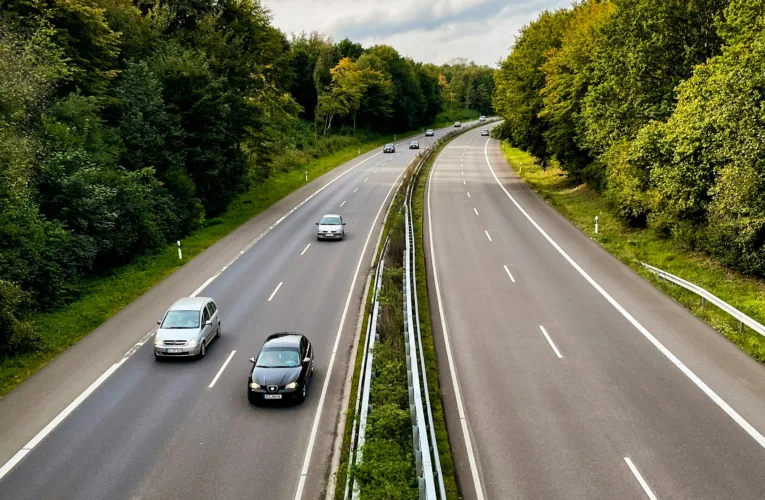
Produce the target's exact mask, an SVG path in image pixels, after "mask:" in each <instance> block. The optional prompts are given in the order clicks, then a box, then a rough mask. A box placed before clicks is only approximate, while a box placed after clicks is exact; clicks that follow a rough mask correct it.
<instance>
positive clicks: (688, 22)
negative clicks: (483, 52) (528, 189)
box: [494, 0, 765, 276]
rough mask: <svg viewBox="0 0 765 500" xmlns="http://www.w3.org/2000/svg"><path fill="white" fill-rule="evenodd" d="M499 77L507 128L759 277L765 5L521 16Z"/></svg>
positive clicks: (610, 8)
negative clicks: (529, 18) (528, 19)
mask: <svg viewBox="0 0 765 500" xmlns="http://www.w3.org/2000/svg"><path fill="white" fill-rule="evenodd" d="M495 79H496V88H495V93H494V106H495V107H496V109H497V110H498V113H499V114H501V115H502V116H504V117H505V118H506V121H505V123H504V125H503V126H502V129H501V132H500V133H501V135H502V136H503V137H504V138H506V139H509V140H510V141H511V142H512V143H514V144H515V145H516V146H518V147H521V148H523V149H525V150H527V151H529V152H530V153H532V154H533V155H534V156H535V157H536V158H537V160H538V161H539V162H540V164H542V165H543V166H544V165H546V164H547V163H548V162H549V161H550V160H551V159H555V160H557V162H558V163H559V164H560V167H561V168H562V169H563V170H565V171H566V172H567V174H568V176H569V177H571V178H573V179H574V180H577V181H579V182H583V183H588V184H589V185H590V186H592V187H594V188H595V189H598V190H599V191H601V192H602V193H603V195H604V196H605V197H606V199H607V200H608V201H609V202H610V203H611V204H612V205H613V206H614V207H615V209H616V210H617V211H618V213H619V215H620V216H621V217H623V218H624V219H625V220H627V221H628V222H629V223H631V224H632V225H634V226H640V227H648V228H650V229H651V230H655V231H657V232H658V233H659V234H661V235H664V236H666V237H671V238H675V239H677V241H679V242H680V243H681V244H683V245H685V246H687V248H691V249H695V250H701V251H705V252H708V253H709V254H711V255H713V256H715V257H716V258H718V259H719V260H720V261H721V262H723V263H724V264H726V265H728V266H731V267H733V268H736V269H739V270H742V271H744V272H747V273H751V274H754V275H758V276H765V245H764V244H765V140H763V138H764V137H765V2H762V1H761V0H732V1H726V0H603V1H596V0H586V1H581V2H578V3H576V4H574V6H573V7H572V8H570V9H562V10H558V11H555V12H544V13H542V14H541V15H540V16H539V17H538V19H536V20H535V21H534V22H532V23H530V24H529V25H528V26H526V27H525V28H524V29H523V31H522V32H521V34H520V35H519V37H518V38H517V40H516V42H515V45H514V47H513V49H512V52H511V54H510V55H509V56H508V57H507V58H506V59H505V60H504V61H503V62H502V65H501V69H500V70H499V71H497V73H496V74H495Z"/></svg>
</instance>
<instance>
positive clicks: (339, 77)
mask: <svg viewBox="0 0 765 500" xmlns="http://www.w3.org/2000/svg"><path fill="white" fill-rule="evenodd" d="M491 72H492V70H490V69H488V68H481V67H477V66H475V65H472V64H468V63H467V62H464V61H460V62H458V63H456V64H453V65H450V66H447V67H443V68H442V67H437V66H434V65H430V64H421V63H416V62H414V61H412V60H411V59H408V58H405V57H402V56H401V55H400V54H399V53H398V52H397V51H396V50H394V49H393V48H391V47H388V46H375V47H370V48H364V47H362V46H361V45H359V44H358V43H354V42H352V41H350V40H348V39H346V40H342V41H341V42H338V43H335V42H334V41H333V40H331V39H329V38H327V37H324V36H321V35H319V34H316V33H313V34H310V35H309V34H301V35H293V36H287V35H285V34H284V33H282V32H281V31H279V30H278V29H276V28H275V27H274V26H272V24H271V19H270V15H269V13H268V11H267V9H265V8H264V7H263V6H262V5H261V4H260V3H259V1H258V0H218V1H212V0H194V1H189V0H170V1H168V2H159V1H155V0H134V1H133V0H66V1H63V0H5V1H3V2H1V3H0V322H2V323H3V325H4V328H3V332H2V334H0V357H3V356H7V355H12V354H14V353H19V352H24V351H29V350H34V349H37V348H40V345H39V344H40V338H39V337H38V336H37V335H36V334H35V332H33V331H32V329H31V328H30V326H29V325H28V324H27V323H26V322H24V321H23V320H24V318H25V317H26V316H27V315H28V314H30V313H34V312H38V311H48V310H52V309H55V308H57V307H60V306H62V305H63V304H66V303H68V302H71V301H72V300H75V299H76V298H77V296H78V293H79V289H78V284H79V283H80V282H81V280H82V279H83V278H88V277H92V276H98V275H100V274H103V273H105V272H108V270H110V269H114V268H115V267H118V266H121V265H124V264H125V263H128V262H130V261H131V260H133V259H135V257H136V256H139V255H144V254H146V253H149V252H151V251H153V250H155V249H157V248H160V247H162V246H164V245H165V244H167V243H168V242H170V241H174V240H175V239H178V238H181V237H183V236H184V235H187V234H189V232H190V231H193V230H194V229H195V228H198V227H200V226H201V225H203V224H204V223H205V221H206V220H207V219H209V218H211V217H215V216H218V215H219V214H221V213H223V212H224V211H225V210H226V208H227V207H228V206H229V204H230V203H231V201H232V200H233V199H234V198H235V197H236V196H237V195H238V194H240V193H242V192H243V191H244V190H246V189H247V188H248V187H249V186H252V185H254V184H257V183H259V182H263V180H265V179H267V178H269V177H270V176H273V175H275V174H277V173H278V172H280V171H284V170H289V169H294V168H296V167H299V166H301V165H304V164H306V163H307V162H309V161H310V160H311V159H312V158H316V157H318V156H321V155H324V154H328V153H331V152H333V151H336V150H338V149H340V148H343V147H347V146H348V145H349V144H353V142H352V141H353V140H355V139H354V138H353V136H354V135H355V134H356V133H357V129H364V130H363V132H364V133H366V134H374V133H383V132H395V131H406V130H411V129H413V128H415V127H420V126H424V125H428V124H430V123H432V122H433V120H434V119H435V117H436V115H437V114H438V113H439V112H441V111H442V110H444V109H445V107H446V106H449V107H452V108H462V107H465V106H471V107H476V108H480V109H481V111H483V112H487V113H488V112H489V111H490V109H491V101H490V98H489V96H490V95H491V91H492V77H491Z"/></svg>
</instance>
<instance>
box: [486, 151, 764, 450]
mask: <svg viewBox="0 0 765 500" xmlns="http://www.w3.org/2000/svg"><path fill="white" fill-rule="evenodd" d="M490 141H491V139H486V144H485V145H484V147H483V154H484V158H485V159H486V165H487V166H488V167H489V171H490V172H491V175H492V176H493V177H494V180H495V181H496V183H497V184H498V185H499V187H500V188H501V189H502V191H504V193H505V195H507V197H508V198H509V199H510V201H511V202H513V205H515V207H516V208H517V209H518V210H519V211H520V212H521V214H523V216H524V217H525V218H526V219H527V220H528V221H529V222H530V223H531V225H532V226H534V228H536V230H537V231H539V233H540V234H541V235H542V236H543V237H544V238H545V239H546V240H547V241H548V242H549V243H550V244H551V245H552V246H553V248H555V250H557V251H558V253H559V254H560V255H561V256H562V257H563V258H564V259H566V261H568V263H569V264H571V266H572V267H573V268H574V269H576V271H577V272H578V273H579V274H580V275H581V276H582V277H583V278H584V279H585V280H586V281H587V282H588V283H589V284H590V285H592V287H593V288H594V289H595V290H597V291H598V293H600V295H601V296H603V298H604V299H606V300H607V301H608V302H609V303H610V304H611V305H612V306H614V309H616V310H617V311H619V313H620V314H621V315H622V316H624V318H625V319H626V320H627V321H629V322H630V323H631V324H632V326H634V327H635V328H636V329H637V331H639V332H640V333H641V334H642V335H643V337H645V338H646V339H647V340H648V341H649V342H650V343H651V344H653V346H654V347H656V349H658V350H659V352H661V353H662V354H663V355H664V356H665V357H666V358H667V359H668V360H669V361H670V362H671V363H672V364H673V365H675V367H677V369H678V370H680V371H681V372H682V373H683V374H684V375H685V376H686V377H688V378H689V379H690V380H691V382H693V383H694V384H695V385H696V387H698V388H699V389H701V391H702V392H703V393H704V394H706V395H707V397H708V398H709V399H711V400H712V401H713V402H714V403H715V404H716V405H717V406H718V407H719V408H720V409H721V410H722V411H724V412H725V413H726V414H727V415H728V416H729V417H730V418H731V419H732V420H733V421H734V422H736V423H737V424H738V425H739V427H741V428H742V429H743V430H744V432H746V433H747V434H749V436H750V437H751V438H752V439H754V440H755V441H756V442H757V444H759V445H760V446H761V447H763V448H765V436H763V435H762V434H760V432H759V431H758V430H757V429H755V428H754V426H752V424H750V423H749V422H748V421H747V420H746V419H744V417H742V416H741V415H740V414H739V413H738V412H737V411H736V410H734V409H733V407H731V406H730V405H729V404H728V403H727V402H726V401H725V400H724V399H723V398H721V397H720V395H719V394H717V393H716V392H715V391H713V390H712V388H711V387H709V386H708V385H707V384H706V382H704V381H703V380H701V379H700V378H699V376H698V375H696V374H695V373H694V372H693V370H691V369H690V368H688V366H686V365H685V363H683V362H682V361H680V359H679V358H678V357H677V356H675V355H674V354H673V353H672V351H670V350H669V349H667V348H666V347H665V346H664V344H662V343H661V342H659V339H657V338H656V337H654V336H653V334H652V333H651V332H649V331H648V329H646V327H644V326H643V325H642V324H641V323H640V322H639V321H638V320H636V319H635V318H634V316H632V314H630V313H629V312H628V311H627V310H626V309H625V308H624V307H623V306H622V305H621V304H619V303H618V302H617V301H616V299H614V298H613V297H611V294H609V293H608V292H607V291H606V290H605V289H604V288H603V287H602V286H600V284H599V283H598V282H597V281H595V280H594V279H593V278H592V276H590V275H589V274H588V273H587V272H586V271H585V270H584V269H582V267H581V266H580V265H579V264H578V263H577V262H576V261H575V260H574V259H573V258H571V256H570V255H569V254H568V253H566V251H565V250H563V248H561V246H560V245H558V243H556V242H555V240H553V239H552V238H551V237H550V235H548V234H547V232H545V230H544V229H542V226H540V225H539V224H538V223H537V221H535V220H534V219H533V218H532V217H531V215H529V213H528V212H527V211H526V210H525V209H524V208H523V207H522V206H521V204H520V203H518V201H517V200H516V199H515V198H513V196H512V195H511V194H510V192H509V191H508V190H507V188H505V186H504V185H503V184H502V182H500V180H499V177H497V173H496V172H495V171H494V168H493V167H492V166H491V162H490V161H489V142H490Z"/></svg>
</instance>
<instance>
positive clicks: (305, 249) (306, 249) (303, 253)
mask: <svg viewBox="0 0 765 500" xmlns="http://www.w3.org/2000/svg"><path fill="white" fill-rule="evenodd" d="M340 206H342V205H340ZM310 246H311V244H310V243H309V244H307V245H306V246H305V248H304V249H303V251H302V252H300V256H301V257H302V256H303V255H305V253H306V251H308V247H310Z"/></svg>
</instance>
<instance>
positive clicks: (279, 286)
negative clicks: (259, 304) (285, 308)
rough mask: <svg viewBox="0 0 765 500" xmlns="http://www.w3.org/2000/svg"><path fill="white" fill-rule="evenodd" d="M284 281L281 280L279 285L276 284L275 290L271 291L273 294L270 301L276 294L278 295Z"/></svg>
mask: <svg viewBox="0 0 765 500" xmlns="http://www.w3.org/2000/svg"><path fill="white" fill-rule="evenodd" d="M282 283H284V282H283V281H280V282H279V284H278V285H276V288H275V289H274V291H273V292H271V296H270V297H268V301H269V302H271V299H273V298H274V295H276V292H278V291H279V289H280V288H281V287H282Z"/></svg>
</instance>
